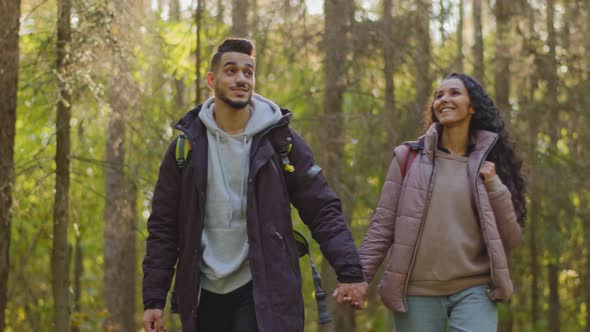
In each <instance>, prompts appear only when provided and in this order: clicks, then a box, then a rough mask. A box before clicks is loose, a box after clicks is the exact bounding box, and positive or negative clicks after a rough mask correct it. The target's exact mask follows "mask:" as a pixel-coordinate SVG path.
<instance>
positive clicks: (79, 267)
mask: <svg viewBox="0 0 590 332" xmlns="http://www.w3.org/2000/svg"><path fill="white" fill-rule="evenodd" d="M80 241H81V240H80V234H78V235H77V236H76V250H75V253H74V282H73V284H74V312H76V313H80V312H82V310H81V309H82V308H81V306H80V297H81V296H80V295H81V293H82V275H83V273H84V265H83V261H84V255H83V252H82V245H81V243H80ZM77 331H80V327H79V326H72V332H77Z"/></svg>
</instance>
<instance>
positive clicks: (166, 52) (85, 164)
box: [0, 0, 590, 332]
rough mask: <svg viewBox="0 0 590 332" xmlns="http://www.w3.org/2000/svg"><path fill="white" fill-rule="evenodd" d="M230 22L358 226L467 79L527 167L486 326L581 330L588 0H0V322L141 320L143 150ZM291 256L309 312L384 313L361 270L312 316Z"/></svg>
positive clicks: (589, 307) (586, 257)
mask: <svg viewBox="0 0 590 332" xmlns="http://www.w3.org/2000/svg"><path fill="white" fill-rule="evenodd" d="M230 36H237V37H245V38H248V39H251V40H252V41H253V42H254V43H255V45H256V48H257V56H256V76H257V77H256V80H257V84H256V92H257V93H259V94H261V95H263V96H265V97H267V98H269V99H271V100H273V101H275V102H276V103H277V104H278V105H280V106H281V107H284V108H288V109H290V110H291V111H292V112H293V118H292V120H291V126H292V127H293V128H295V129H296V130H297V131H298V132H300V133H301V134H302V136H303V137H304V138H305V139H306V140H307V141H308V142H309V143H310V145H311V147H312V149H313V151H314V155H315V158H316V161H317V162H318V164H319V165H320V166H321V167H322V169H323V170H324V174H325V175H326V176H327V178H328V180H329V182H330V185H331V187H332V188H333V189H334V190H335V191H336V192H337V193H338V195H339V196H340V197H341V200H342V204H343V210H344V213H345V217H346V221H347V223H348V224H349V227H350V229H351V231H352V233H353V236H354V238H355V242H356V244H357V246H358V245H360V242H361V241H362V239H363V236H364V234H365V231H366V230H367V228H368V225H369V222H370V219H371V216H372V214H373V211H374V209H375V206H376V204H377V201H378V198H379V194H380V190H381V187H382V185H383V181H384V177H385V173H386V171H387V166H388V164H389V162H390V161H391V157H392V149H393V147H395V146H396V145H398V144H400V143H401V142H404V141H406V140H412V139H415V138H416V137H418V136H419V135H421V134H422V133H423V132H424V129H423V125H422V118H423V110H424V109H425V108H426V107H428V106H429V105H430V104H429V102H430V100H431V96H432V92H433V90H434V88H435V87H436V86H437V84H438V82H439V81H440V80H441V79H442V78H444V77H445V76H447V75H448V74H449V73H452V72H464V73H466V74H468V75H471V76H473V77H475V78H476V79H478V80H479V81H480V82H481V83H482V84H483V85H484V87H485V88H486V90H487V91H488V92H489V93H490V95H491V96H492V97H493V99H494V101H495V103H496V104H497V105H498V107H499V109H500V110H501V114H502V116H503V118H504V121H505V122H506V124H507V126H508V128H509V130H510V132H511V134H512V136H513V138H514V140H515V141H516V144H517V146H518V148H519V151H520V153H521V154H522V156H523V158H524V171H525V174H526V178H527V203H528V218H527V220H526V225H525V228H524V234H525V238H524V241H523V243H522V244H521V246H520V247H518V248H517V249H515V250H513V251H511V252H510V256H509V260H510V266H511V275H512V278H513V281H514V285H515V288H516V293H515V295H514V296H513V297H512V299H511V301H510V302H508V303H505V304H500V305H499V316H500V326H499V331H503V332H509V331H510V332H533V331H535V332H542V331H550V332H570V331H571V332H577V331H586V332H590V148H589V146H590V112H589V111H588V110H586V109H585V106H584V105H589V104H590V38H589V37H588V36H590V0H489V1H488V0H434V1H433V0H324V1H316V0H232V1H229V0H227V1H222V0H210V1H205V0H190V1H189V0H151V1H150V0H0V331H7V332H27V331H34V332H43V331H55V332H67V331H143V329H142V324H141V320H142V314H143V305H142V299H141V281H142V270H141V262H142V259H143V256H144V254H145V240H146V238H147V228H146V220H147V218H148V216H149V214H150V209H151V199H152V196H153V190H154V186H155V183H156V180H157V176H158V169H159V166H160V162H161V160H162V156H163V155H164V152H165V151H166V148H167V146H168V144H169V143H170V142H171V141H172V140H173V139H174V138H175V137H176V136H177V135H178V134H179V132H178V131H176V130H173V128H172V126H173V125H174V124H175V123H176V122H177V121H178V120H179V119H180V118H181V117H182V115H183V114H184V113H185V112H186V111H188V110H189V109H191V108H193V107H194V106H196V105H197V104H199V103H201V102H203V101H204V100H205V99H206V98H207V97H209V96H211V91H210V89H209V88H208V86H207V84H206V81H205V75H206V73H207V72H208V71H209V63H210V59H211V55H212V52H213V50H214V47H215V46H216V45H218V44H219V43H220V42H221V41H222V40H223V39H224V38H227V37H230ZM293 219H294V227H295V229H297V230H299V231H301V232H303V233H304V234H306V235H309V230H308V229H307V228H306V226H305V225H304V224H303V223H302V222H301V221H300V219H299V216H298V215H297V213H296V211H295V209H293ZM311 254H312V255H313V258H314V260H315V261H316V262H317V263H318V265H320V268H321V272H322V282H323V287H324V288H325V289H326V290H327V292H328V293H331V291H332V290H333V289H334V288H335V287H336V283H337V281H336V278H335V274H334V272H333V270H332V269H331V267H330V266H329V265H328V263H327V262H326V261H325V260H324V259H323V258H322V255H321V252H320V249H319V247H318V245H317V243H315V242H313V241H312V242H311ZM306 260H307V258H302V259H301V270H302V275H303V282H304V284H303V290H304V294H303V295H304V299H305V324H306V331H310V332H315V331H317V332H352V331H363V332H365V331H375V332H378V331H379V332H381V331H393V330H394V327H393V322H392V317H391V315H392V314H391V312H389V311H388V310H387V309H386V308H385V307H384V306H383V304H382V303H381V300H380V299H379V296H378V294H377V289H376V288H377V281H375V282H373V283H372V284H371V285H370V288H369V298H368V301H367V308H366V309H365V310H363V311H355V310H353V309H352V308H350V307H348V306H338V305H337V304H335V303H333V301H331V300H329V303H328V304H329V309H330V314H331V317H332V322H331V323H330V324H327V325H319V324H318V314H317V307H316V304H315V300H314V296H313V280H312V276H311V271H310V269H309V264H308V262H307V261H306ZM377 280H378V279H377ZM169 310H170V309H169V306H167V307H166V310H165V319H166V325H167V327H168V331H170V332H176V331H180V321H179V319H178V316H177V315H175V314H172V313H170V311H169Z"/></svg>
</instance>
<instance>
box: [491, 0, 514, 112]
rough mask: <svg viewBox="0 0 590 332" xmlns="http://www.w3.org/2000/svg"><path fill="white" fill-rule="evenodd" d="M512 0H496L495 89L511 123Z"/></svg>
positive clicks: (497, 98) (500, 104)
mask: <svg viewBox="0 0 590 332" xmlns="http://www.w3.org/2000/svg"><path fill="white" fill-rule="evenodd" d="M509 1H510V0H496V4H495V6H494V14H495V16H496V59H495V60H496V61H495V62H496V63H495V66H494V90H495V93H496V96H495V97H496V104H497V105H498V107H499V108H500V110H501V111H502V115H503V116H504V120H505V121H506V123H510V110H511V106H510V102H509V97H510V76H511V75H510V39H509V33H510V15H511V11H510V2H509Z"/></svg>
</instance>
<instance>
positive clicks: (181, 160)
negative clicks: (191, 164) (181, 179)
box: [176, 134, 192, 168]
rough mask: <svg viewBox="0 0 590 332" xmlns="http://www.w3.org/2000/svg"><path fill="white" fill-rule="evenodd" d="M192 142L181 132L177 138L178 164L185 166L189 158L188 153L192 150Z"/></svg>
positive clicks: (181, 166)
mask: <svg viewBox="0 0 590 332" xmlns="http://www.w3.org/2000/svg"><path fill="white" fill-rule="evenodd" d="M191 149H192V146H191V142H190V141H189V140H188V137H187V136H186V135H185V134H180V135H178V137H177V138H176V164H177V165H178V167H179V168H183V167H184V166H185V165H186V162H187V160H188V154H189V152H190V151H191Z"/></svg>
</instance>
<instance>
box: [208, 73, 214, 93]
mask: <svg viewBox="0 0 590 332" xmlns="http://www.w3.org/2000/svg"><path fill="white" fill-rule="evenodd" d="M207 85H208V86H209V87H210V88H211V89H215V75H214V74H213V72H208V73H207Z"/></svg>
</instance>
